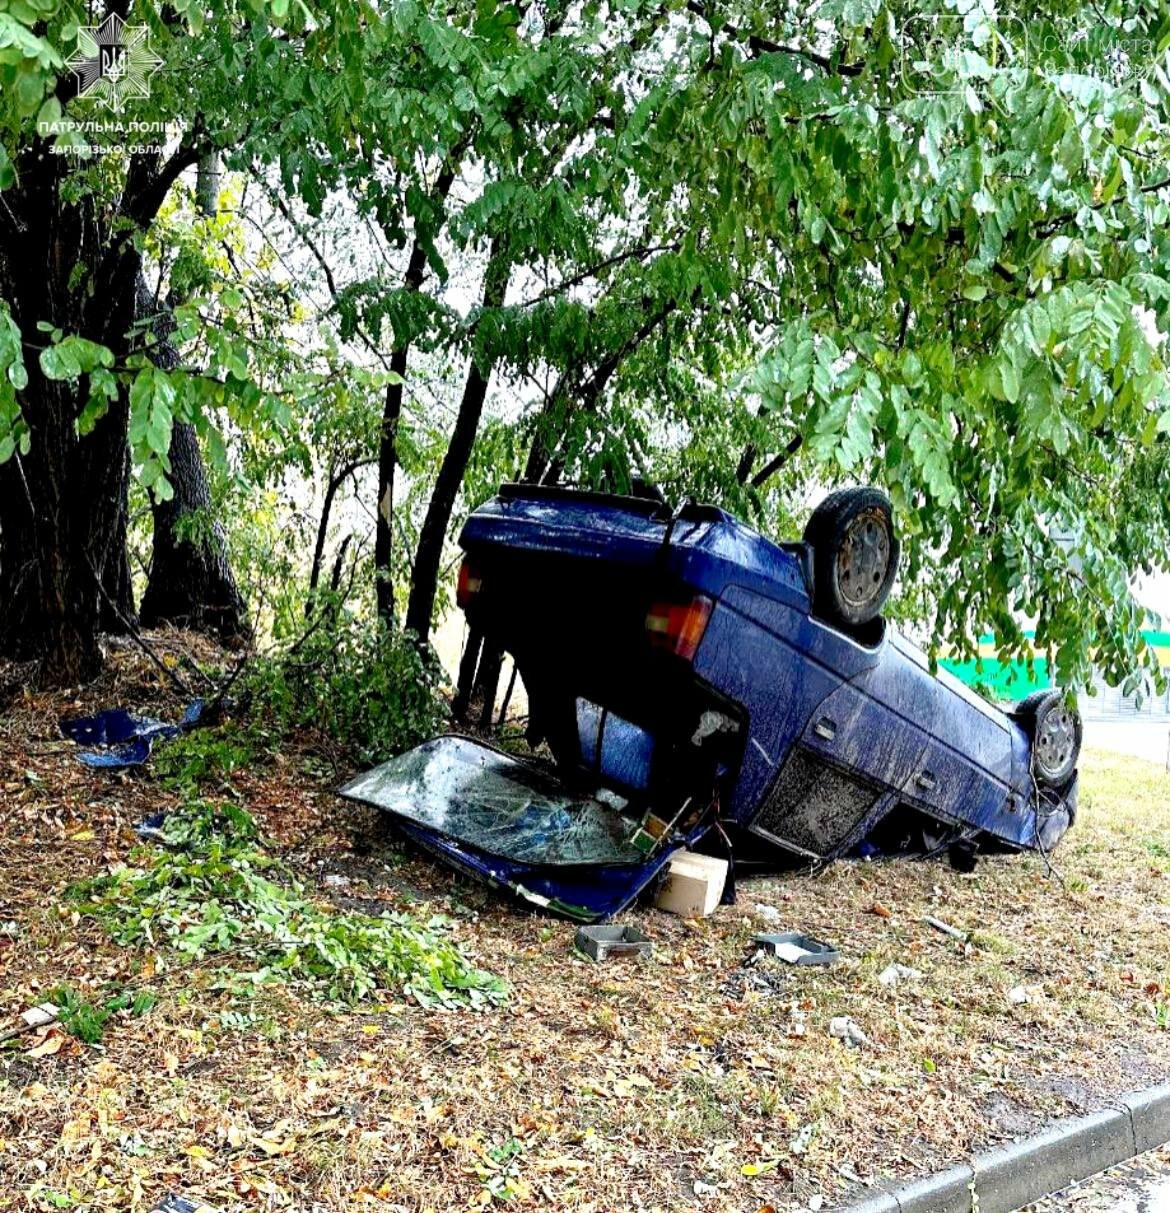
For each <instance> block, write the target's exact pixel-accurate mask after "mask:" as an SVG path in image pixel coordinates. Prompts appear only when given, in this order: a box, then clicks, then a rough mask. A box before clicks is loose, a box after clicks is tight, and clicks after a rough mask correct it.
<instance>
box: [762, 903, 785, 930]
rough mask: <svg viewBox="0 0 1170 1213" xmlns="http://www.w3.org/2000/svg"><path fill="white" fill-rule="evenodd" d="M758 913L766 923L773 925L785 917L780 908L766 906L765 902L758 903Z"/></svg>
mask: <svg viewBox="0 0 1170 1213" xmlns="http://www.w3.org/2000/svg"><path fill="white" fill-rule="evenodd" d="M756 913H757V914H758V915H759V916H760V917H761V918H762V919H763V920H764V921H765V922H766V923H769V924H770V925H772V926H776V925H778V924H779V923H780V922H781V920H782V918H783V915H782V914H781V913H780V911H779V910H778V909H776V907H775V906H766V905H763V904H758V905H757V906H756Z"/></svg>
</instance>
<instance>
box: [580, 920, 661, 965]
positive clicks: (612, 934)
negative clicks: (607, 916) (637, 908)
mask: <svg viewBox="0 0 1170 1213" xmlns="http://www.w3.org/2000/svg"><path fill="white" fill-rule="evenodd" d="M573 942H574V943H575V944H576V945H577V947H578V948H579V949H580V950H581V951H582V952H584V953H585V955H586V956H588V957H589V958H590V959H591V960H595V961H597V962H598V964H600V963H601V962H602V961H603V960H609V959H610V958H611V957H613V956H649V955H650V954H651V953H652V952H653V951H654V945H653V944H652V943H651V942H650V937H649V936H648V935H643V934H642V932H641V931H639V930H638V928H637V927H617V926H588V927H578V928H577V934H576V935H575V936H574V938H573Z"/></svg>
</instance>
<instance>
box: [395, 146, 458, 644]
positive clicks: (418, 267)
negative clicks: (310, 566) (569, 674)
mask: <svg viewBox="0 0 1170 1213" xmlns="http://www.w3.org/2000/svg"><path fill="white" fill-rule="evenodd" d="M461 156H462V150H461V149H457V150H456V152H455V153H453V154H452V156H451V157H450V158H449V159H448V160H447V161H446V162H445V163H444V165H443V168H442V170H441V171H440V172H439V175H438V177H437V178H436V180H435V187H434V189H433V190H432V192H431V202H432V203H433V204H434V205H435V206H436V207H442V206H443V204H444V203H445V202H446V201H447V195H448V194H449V193H450V192H451V186H452V184H453V182H454V181H455V169H456V167H457V165H458V163H459V159H460V157H461ZM432 235H433V233H431V232H430V231H429V228H426V227H423V226H422V225H421V223H418V222H416V227H415V235H414V243H413V244H412V245H411V248H410V259H409V261H408V262H407V266H406V275H405V277H404V279H403V286H404V287H405V289H406V290H408V291H411V292H418V291H420V290H421V289H422V284H423V277H424V275H425V274H426V269H427V243H428V241H429V240H430V238H431V236H432ZM409 351H410V340H409V338H407V337H399V336H398V335H397V334H396V335H395V342H394V349H393V351H392V352H391V354H390V370H391V372H392V373H393V374H394V375H395V377H396V379H397V382H395V383H389V384H387V385H386V397H385V402H384V404H383V406H382V425H381V429H380V430H379V436H378V510H377V519H376V522H375V524H374V593H375V595H376V597H377V604H378V618H379V619H380V620H381V621H382V623H383V624H385V626H386V627H387V628H392V627H393V626H394V570H393V568H392V567H391V565H392V560H391V556H392V554H393V550H394V471H395V468H396V467H397V465H398V422H399V420H400V419H401V417H402V389H403V381H404V380H405V378H406V361H407V354H408V353H409Z"/></svg>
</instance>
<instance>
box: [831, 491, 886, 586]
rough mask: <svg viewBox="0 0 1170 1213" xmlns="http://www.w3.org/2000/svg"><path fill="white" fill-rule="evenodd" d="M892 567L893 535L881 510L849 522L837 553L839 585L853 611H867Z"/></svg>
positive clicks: (862, 515)
mask: <svg viewBox="0 0 1170 1213" xmlns="http://www.w3.org/2000/svg"><path fill="white" fill-rule="evenodd" d="M889 567H890V534H889V529H888V527H887V525H886V516H885V513H884V512H883V511H882V510H878V509H870V510H863V511H862V512H861V513H859V514H858V515H857V516H856V517H855V518H853V519H851V520H850V521H849V524H848V525H847V526H846V528H845V535H844V538H843V539H842V542H841V546H840V548H839V549H838V552H837V585H838V587H839V588H840V591H841V597H842V598H843V599H844V600H845V601H846V602H847V603H849V605H850V606H853V607H867V606H869V605H870V603H872V602H873V601H874V600H875V599H876V598H878V597H879V596H880V594H881V591H882V586H883V584H884V583H885V580H886V573H887V571H888V570H889Z"/></svg>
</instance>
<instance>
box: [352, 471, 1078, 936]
mask: <svg viewBox="0 0 1170 1213" xmlns="http://www.w3.org/2000/svg"><path fill="white" fill-rule="evenodd" d="M460 544H461V546H462V548H463V550H464V553H465V558H464V561H463V565H462V568H461V570H460V576H459V590H458V601H459V605H460V606H461V607H462V609H463V610H464V611H465V612H466V615H467V619H468V623H469V626H470V629H471V631H472V634H473V635H475V636H477V637H482V639H483V645H484V651H485V653H488V652H493V651H494V652H495V653H499V652H507V653H509V654H511V656H512V657H513V659H514V661H515V664H516V668H517V670H518V671H519V673H520V676H521V678H522V679H523V682H524V687H525V689H526V691H527V695H528V703H529V722H528V738H527V740H528V743H529V746H530V748H531V750H532V756H531V757H517V756H514V755H510V754H507V753H504V752H502V751H500V750H497V749H494V748H492V747H491V746H488V745H485V744H483V743H481V742H479V741H476V740H473V739H471V738H468V737H459V736H448V737H440V738H436V739H435V740H434V741H431V742H428V743H427V744H426V745H423V746H420V747H419V748H417V749H415V750H412V751H411V752H409V753H408V754H404V755H402V756H400V757H399V758H396V759H393V760H392V761H391V762H389V763H386V764H384V765H383V766H381V767H378V768H376V769H375V770H373V771H370V772H366V773H365V774H363V775H360V776H358V777H357V778H356V779H354V780H352V781H351V782H350V783H349V784H347V785H346V787H345V788H343V789H342V793H343V795H345V796H348V797H350V798H351V799H354V800H358V801H362V802H365V803H369V804H373V805H376V806H377V807H378V808H380V809H383V810H385V811H387V812H388V813H390V814H391V815H392V816H393V819H394V821H395V823H396V825H397V826H398V827H399V828H400V829H401V830H402V832H403V833H405V834H406V835H407V836H408V837H410V838H411V839H413V840H414V841H416V842H417V843H419V844H420V845H422V846H423V847H425V848H427V849H428V850H430V851H432V852H434V853H436V854H438V855H439V856H440V857H441V858H442V859H443V860H444V861H445V862H447V863H449V864H451V865H453V866H454V867H456V868H458V869H460V870H462V871H464V872H467V873H470V874H472V875H475V876H477V877H480V878H483V879H486V880H488V881H489V882H491V883H493V884H496V885H499V886H502V887H505V888H508V889H511V890H513V891H514V892H516V893H518V894H520V895H521V896H523V897H525V898H526V899H528V900H529V901H533V902H536V903H537V904H539V905H542V906H546V907H548V908H550V909H552V910H555V911H557V912H560V913H563V914H565V915H567V916H569V917H572V918H576V919H580V920H599V919H604V918H607V917H609V916H611V915H612V914H615V913H617V912H618V911H620V910H621V909H622V908H624V907H625V906H626V905H628V904H629V903H630V902H631V901H632V900H633V899H634V898H635V897H637V896H638V895H639V893H641V892H643V891H644V890H646V889H647V888H648V887H650V886H653V884H654V882H655V880H656V878H658V877H659V876H660V874H661V873H662V872H663V869H664V866H665V865H666V864H667V862H668V860H669V859H670V857H671V855H672V854H674V853H675V852H676V851H677V850H679V849H680V848H683V847H686V848H690V849H694V850H703V851H708V852H710V853H713V854H718V855H725V856H727V857H728V858H729V859H730V860H731V861H732V863H733V864H734V865H736V867H738V868H739V870H740V871H741V872H742V871H743V870H744V869H745V867H748V866H750V865H757V864H769V865H773V866H774V865H777V864H780V863H784V862H788V863H792V862H796V863H800V864H815V863H823V862H825V861H828V860H832V859H836V858H840V857H844V856H848V855H857V854H870V855H873V854H904V853H907V852H911V853H918V854H930V853H934V852H938V851H943V850H948V849H949V850H950V851H951V853H952V857H953V858H955V857H956V856H958V857H963V856H965V857H967V858H968V859H970V860H971V861H973V856H974V854H975V853H976V852H977V851H978V850H989V849H1000V850H1002V849H1009V850H1010V849H1037V850H1040V851H1042V852H1045V853H1047V852H1048V851H1050V850H1051V849H1052V848H1053V847H1054V846H1055V845H1056V844H1057V842H1058V841H1059V840H1060V838H1061V837H1062V836H1063V834H1064V833H1065V831H1066V830H1067V829H1068V827H1069V826H1070V825H1071V824H1072V823H1073V820H1074V818H1075V815H1076V793H1077V772H1076V763H1077V758H1078V754H1079V751H1080V744H1081V723H1080V718H1079V716H1078V714H1077V712H1076V710H1075V708H1073V707H1072V706H1070V704H1069V703H1068V702H1067V700H1066V697H1065V696H1064V695H1063V694H1062V693H1061V692H1059V691H1048V692H1040V693H1038V694H1036V695H1033V696H1030V697H1029V698H1027V699H1025V700H1024V701H1022V702H1021V703H1019V704H1017V705H1016V706H1015V708H1014V709H1013V710H1012V711H1010V712H1004V711H1001V710H999V709H998V708H996V707H995V706H993V705H992V704H990V703H988V702H986V701H985V700H983V699H981V698H980V697H978V696H977V695H975V694H974V693H973V692H971V691H970V690H968V689H967V688H966V687H965V686H963V685H962V684H961V683H960V682H958V681H957V680H956V679H954V678H952V677H951V676H950V675H948V674H947V673H945V672H942V671H939V672H936V673H932V672H931V670H930V666H929V662H928V660H927V658H926V657H925V656H924V654H923V653H921V652H920V651H919V650H918V649H917V648H916V647H915V646H914V645H913V644H912V643H910V641H908V640H907V639H905V638H904V637H902V636H900V635H898V634H897V633H896V632H895V631H894V630H893V629H892V628H891V627H888V626H887V624H886V622H885V621H884V620H883V619H882V617H881V610H882V606H883V605H884V603H885V600H886V597H887V596H888V594H889V592H890V589H891V587H892V585H893V582H894V578H895V575H896V572H897V564H898V555H899V544H898V538H897V534H896V532H895V529H894V521H893V513H892V510H891V507H890V502H889V500H888V498H887V497H886V496H885V495H884V494H883V493H881V492H880V491H878V490H876V489H872V488H851V489H843V490H839V491H838V492H835V493H832V494H830V496H829V497H828V498H827V499H826V500H825V501H824V502H822V503H821V505H820V506H818V507H817V509H816V510H815V511H814V513H813V515H812V516H811V518H810V519H809V522H808V525H807V526H806V528H805V532H804V537H803V539H802V541H801V542H799V543H779V544H778V543H773V542H771V541H770V540H768V539H766V538H764V537H762V536H760V535H759V534H757V533H755V532H754V531H752V530H750V529H749V528H748V527H746V526H745V525H744V524H743V523H741V522H739V521H738V520H737V519H735V518H733V517H732V516H731V515H729V514H727V513H725V512H724V511H723V510H720V509H717V508H714V507H712V506H703V505H693V504H688V505H685V506H683V507H682V508H681V509H678V510H672V509H670V508H669V507H668V506H667V505H665V504H664V503H662V502H660V501H657V500H650V499H642V498H634V497H620V496H614V495H607V494H599V493H592V492H584V491H577V490H572V489H564V488H554V487H543V486H533V485H505V486H504V487H502V488H501V490H500V492H499V495H498V496H496V497H495V498H493V499H492V500H490V501H489V502H487V503H486V504H485V505H483V506H481V507H480V508H479V509H478V510H476V511H475V512H474V513H473V514H472V515H471V516H470V517H469V519H468V520H467V523H466V525H465V526H464V528H463V532H462V534H461V536H460ZM465 677H466V671H465ZM464 689H466V688H464ZM546 747H547V748H546ZM957 861H958V860H957Z"/></svg>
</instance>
